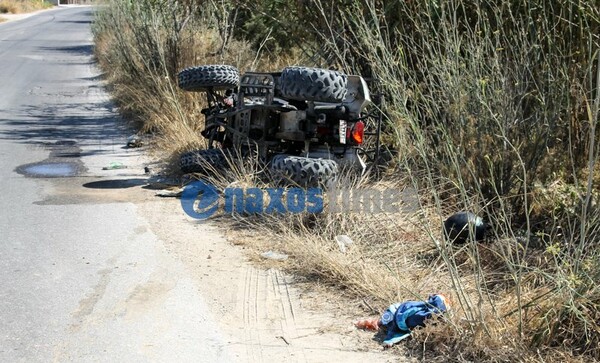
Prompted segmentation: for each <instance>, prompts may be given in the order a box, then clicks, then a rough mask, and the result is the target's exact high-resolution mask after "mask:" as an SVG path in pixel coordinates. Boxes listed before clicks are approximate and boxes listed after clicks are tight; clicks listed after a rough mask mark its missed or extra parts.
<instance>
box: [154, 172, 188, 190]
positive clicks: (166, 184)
mask: <svg viewBox="0 0 600 363" xmlns="http://www.w3.org/2000/svg"><path fill="white" fill-rule="evenodd" d="M180 185H181V180H179V179H177V178H169V177H164V176H162V175H152V176H151V177H150V178H148V186H149V187H151V188H152V189H171V188H172V187H174V186H176V187H179V186H180Z"/></svg>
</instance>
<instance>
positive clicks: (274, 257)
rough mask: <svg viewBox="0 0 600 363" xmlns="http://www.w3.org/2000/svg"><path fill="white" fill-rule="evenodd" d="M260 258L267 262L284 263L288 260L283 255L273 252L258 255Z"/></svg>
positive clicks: (286, 256)
mask: <svg viewBox="0 0 600 363" xmlns="http://www.w3.org/2000/svg"><path fill="white" fill-rule="evenodd" d="M260 257H262V258H266V259H269V260H276V261H285V260H287V259H288V255H286V254H284V253H278V252H273V251H267V252H263V253H261V254H260Z"/></svg>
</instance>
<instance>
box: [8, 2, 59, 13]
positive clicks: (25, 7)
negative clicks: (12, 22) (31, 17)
mask: <svg viewBox="0 0 600 363" xmlns="http://www.w3.org/2000/svg"><path fill="white" fill-rule="evenodd" d="M51 7H52V4H50V3H48V2H46V1H39V0H0V14H1V13H11V14H21V13H30V12H32V11H36V10H42V9H47V8H51Z"/></svg>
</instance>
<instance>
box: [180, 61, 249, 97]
mask: <svg viewBox="0 0 600 363" xmlns="http://www.w3.org/2000/svg"><path fill="white" fill-rule="evenodd" d="M178 81H179V88H181V89H182V90H184V91H189V92H204V91H207V90H209V89H211V88H212V89H213V90H217V91H219V90H227V89H235V88H237V87H238V86H239V84H240V72H239V71H238V69H237V68H235V67H233V66H227V65H205V66H198V67H190V68H186V69H184V70H182V71H181V72H179V74H178Z"/></svg>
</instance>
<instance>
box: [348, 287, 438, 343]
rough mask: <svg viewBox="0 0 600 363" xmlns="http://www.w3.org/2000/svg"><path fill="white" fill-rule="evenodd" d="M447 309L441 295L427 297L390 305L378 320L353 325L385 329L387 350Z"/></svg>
mask: <svg viewBox="0 0 600 363" xmlns="http://www.w3.org/2000/svg"><path fill="white" fill-rule="evenodd" d="M448 308H449V305H448V303H447V301H446V298H445V297H444V296H443V295H440V294H435V295H431V296H429V298H428V299H427V301H405V302H403V303H395V304H392V305H390V306H389V307H388V308H387V309H386V310H385V311H384V312H383V315H381V318H379V319H366V320H360V321H357V322H356V323H354V326H356V327H357V328H359V329H367V330H373V331H378V330H379V328H380V327H385V329H386V336H385V339H384V341H383V345H384V347H386V348H388V347H391V346H392V345H394V344H396V343H399V342H401V341H402V340H404V339H406V338H408V337H410V334H411V330H412V329H414V328H416V327H418V326H425V323H426V321H427V320H428V319H431V318H432V317H434V316H435V315H439V314H442V313H445V312H446V311H447V310H448Z"/></svg>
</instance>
